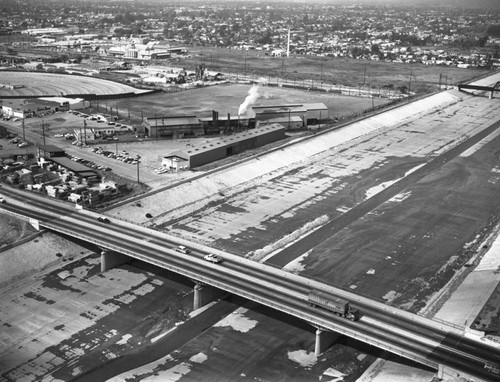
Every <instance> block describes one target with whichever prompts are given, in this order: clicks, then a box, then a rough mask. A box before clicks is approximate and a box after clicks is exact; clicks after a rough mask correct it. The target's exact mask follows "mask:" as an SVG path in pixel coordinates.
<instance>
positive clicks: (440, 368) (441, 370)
mask: <svg viewBox="0 0 500 382" xmlns="http://www.w3.org/2000/svg"><path fill="white" fill-rule="evenodd" d="M436 377H437V379H439V380H440V381H442V380H443V379H444V365H438V371H437V375H436Z"/></svg>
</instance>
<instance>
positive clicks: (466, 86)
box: [458, 82, 500, 99]
mask: <svg viewBox="0 0 500 382" xmlns="http://www.w3.org/2000/svg"><path fill="white" fill-rule="evenodd" d="M458 90H459V91H464V90H480V91H484V92H489V93H490V94H489V98H490V99H491V98H493V93H494V92H498V91H500V82H497V83H496V84H495V85H493V86H484V85H476V84H460V85H458Z"/></svg>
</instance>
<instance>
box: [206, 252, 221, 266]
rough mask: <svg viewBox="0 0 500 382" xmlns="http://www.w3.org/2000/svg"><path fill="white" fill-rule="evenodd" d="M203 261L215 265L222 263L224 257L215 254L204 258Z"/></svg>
mask: <svg viewBox="0 0 500 382" xmlns="http://www.w3.org/2000/svg"><path fill="white" fill-rule="evenodd" d="M203 259H204V260H206V261H210V262H211V263H214V264H219V263H222V257H220V256H217V255H214V254H213V253H209V254H208V255H205V256H203Z"/></svg>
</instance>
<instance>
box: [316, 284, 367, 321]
mask: <svg viewBox="0 0 500 382" xmlns="http://www.w3.org/2000/svg"><path fill="white" fill-rule="evenodd" d="M308 301H309V303H310V304H311V306H312V307H313V308H316V307H320V308H323V309H326V310H329V311H330V312H333V314H335V315H336V316H339V317H344V318H348V319H349V320H351V321H357V320H359V319H360V317H361V315H360V313H359V310H358V309H356V308H353V307H351V305H350V304H349V301H347V300H344V299H342V298H339V297H335V296H332V295H330V294H328V293H325V292H321V291H319V290H311V291H310V292H309V295H308Z"/></svg>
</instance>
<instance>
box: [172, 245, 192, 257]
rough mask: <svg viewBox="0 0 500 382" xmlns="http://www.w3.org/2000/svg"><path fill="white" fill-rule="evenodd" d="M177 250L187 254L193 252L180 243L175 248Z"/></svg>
mask: <svg viewBox="0 0 500 382" xmlns="http://www.w3.org/2000/svg"><path fill="white" fill-rule="evenodd" d="M174 249H175V250H176V251H177V252H181V253H184V254H185V255H187V254H188V253H191V250H190V249H189V248H186V247H184V246H183V245H178V246H177V247H175V248H174Z"/></svg>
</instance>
